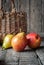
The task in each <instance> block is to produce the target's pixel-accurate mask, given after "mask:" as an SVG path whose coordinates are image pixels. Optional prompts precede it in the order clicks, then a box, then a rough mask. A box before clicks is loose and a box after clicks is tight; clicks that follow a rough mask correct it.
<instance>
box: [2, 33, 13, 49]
mask: <svg viewBox="0 0 44 65" xmlns="http://www.w3.org/2000/svg"><path fill="white" fill-rule="evenodd" d="M12 37H13V35H12V34H7V35H6V36H5V38H4V40H3V45H2V48H3V49H7V48H10V47H11V39H12Z"/></svg>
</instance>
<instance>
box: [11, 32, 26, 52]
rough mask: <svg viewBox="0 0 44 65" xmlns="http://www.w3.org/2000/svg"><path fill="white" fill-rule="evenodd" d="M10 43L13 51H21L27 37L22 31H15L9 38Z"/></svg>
mask: <svg viewBox="0 0 44 65" xmlns="http://www.w3.org/2000/svg"><path fill="white" fill-rule="evenodd" d="M11 45H12V47H13V49H14V50H15V51H23V50H24V48H25V47H26V45H27V39H26V35H25V33H24V32H20V33H17V34H16V35H15V36H14V37H13V38H12V40H11Z"/></svg>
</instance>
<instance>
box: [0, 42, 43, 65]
mask: <svg viewBox="0 0 44 65" xmlns="http://www.w3.org/2000/svg"><path fill="white" fill-rule="evenodd" d="M0 65H44V42H42V45H41V46H40V48H38V49H36V50H32V49H27V50H24V51H23V52H15V51H14V50H13V49H12V48H11V49H7V50H2V49H1V47H0Z"/></svg>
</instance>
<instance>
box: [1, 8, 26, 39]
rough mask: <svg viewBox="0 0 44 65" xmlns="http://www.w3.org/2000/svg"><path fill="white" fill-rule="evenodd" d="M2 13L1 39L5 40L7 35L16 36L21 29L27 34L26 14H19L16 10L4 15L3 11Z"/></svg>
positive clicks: (22, 12)
mask: <svg viewBox="0 0 44 65" xmlns="http://www.w3.org/2000/svg"><path fill="white" fill-rule="evenodd" d="M0 12H1V14H0V38H3V37H4V36H5V35H6V34H10V33H12V34H16V33H18V32H19V30H20V28H21V30H22V31H24V32H27V19H26V18H27V17H26V16H27V15H26V12H24V11H21V12H17V11H16V10H15V8H13V9H12V11H11V12H5V13H3V11H2V10H0Z"/></svg>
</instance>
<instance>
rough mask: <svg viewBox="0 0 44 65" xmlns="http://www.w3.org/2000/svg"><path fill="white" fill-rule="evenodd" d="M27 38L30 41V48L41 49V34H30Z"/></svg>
mask: <svg viewBox="0 0 44 65" xmlns="http://www.w3.org/2000/svg"><path fill="white" fill-rule="evenodd" d="M26 38H27V40H28V46H29V47H30V48H33V49H34V48H38V47H40V44H41V37H40V35H39V34H37V33H34V32H33V33H29V34H27V35H26Z"/></svg>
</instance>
